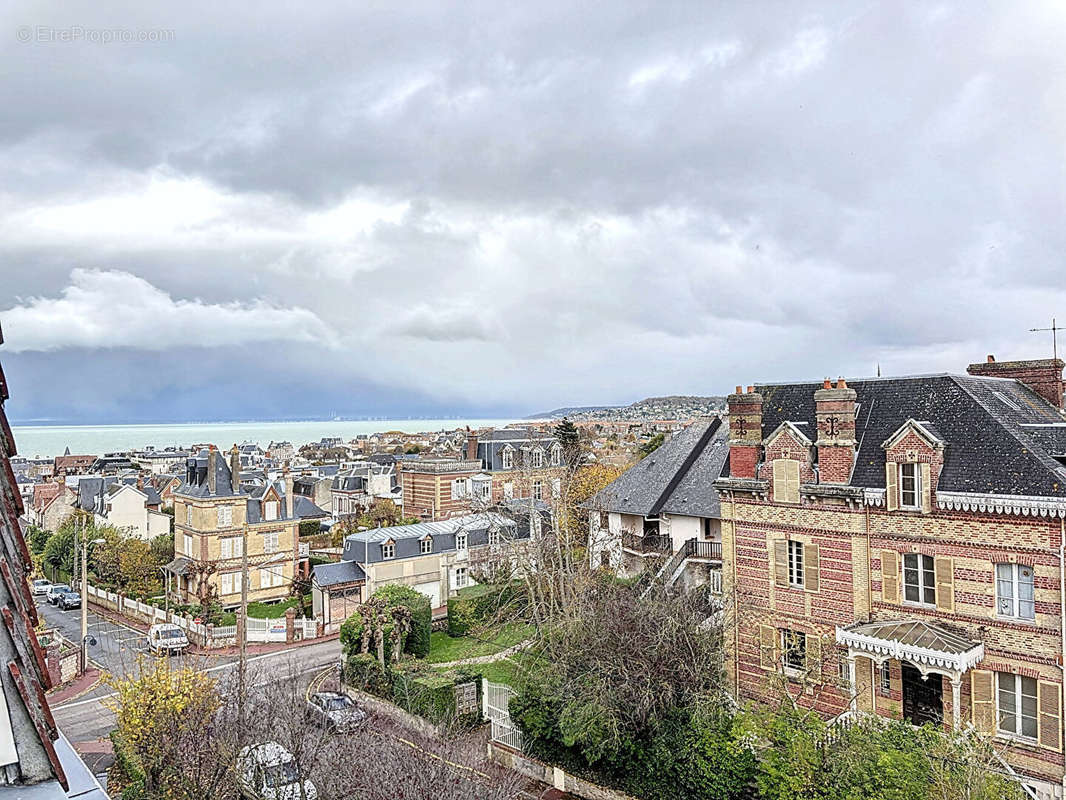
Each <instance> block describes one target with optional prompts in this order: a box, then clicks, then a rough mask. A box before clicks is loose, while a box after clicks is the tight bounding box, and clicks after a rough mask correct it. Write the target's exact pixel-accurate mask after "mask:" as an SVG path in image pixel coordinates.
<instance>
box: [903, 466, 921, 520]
mask: <svg viewBox="0 0 1066 800" xmlns="http://www.w3.org/2000/svg"><path fill="white" fill-rule="evenodd" d="M908 473H913V474H908ZM908 481H909V482H911V483H912V485H913V487H914V488H913V494H914V502H911V503H908V502H907V501H906V499H905V498H906V497H907V496H908V495H910V494H911V492H912V490H911V489H908V488H906V487H907V483H908ZM899 507H900V508H905V509H908V510H910V511H920V510H921V508H922V467H921V464H919V463H918V462H916V461H906V462H904V463H902V464H900V465H899Z"/></svg>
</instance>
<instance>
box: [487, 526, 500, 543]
mask: <svg viewBox="0 0 1066 800" xmlns="http://www.w3.org/2000/svg"><path fill="white" fill-rule="evenodd" d="M500 539H501V537H500V531H499V530H497V529H495V528H493V529H491V530H489V544H490V545H491V546H493V547H495V546H497V545H499V543H500Z"/></svg>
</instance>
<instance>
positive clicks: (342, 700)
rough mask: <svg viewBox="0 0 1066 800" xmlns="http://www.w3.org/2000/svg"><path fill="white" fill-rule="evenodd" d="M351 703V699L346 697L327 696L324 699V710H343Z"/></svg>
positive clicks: (349, 706) (350, 705)
mask: <svg viewBox="0 0 1066 800" xmlns="http://www.w3.org/2000/svg"><path fill="white" fill-rule="evenodd" d="M352 705H353V703H352V701H351V700H349V699H348V698H347V697H327V698H326V700H325V706H326V711H343V710H344V709H346V708H351V707H352Z"/></svg>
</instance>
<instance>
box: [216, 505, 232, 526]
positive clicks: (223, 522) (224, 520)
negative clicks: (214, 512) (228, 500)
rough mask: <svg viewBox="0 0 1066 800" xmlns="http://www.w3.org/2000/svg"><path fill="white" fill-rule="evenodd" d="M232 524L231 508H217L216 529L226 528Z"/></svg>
mask: <svg viewBox="0 0 1066 800" xmlns="http://www.w3.org/2000/svg"><path fill="white" fill-rule="evenodd" d="M232 524H233V506H219V507H218V527H220V528H228V527H229V526H231V525H232Z"/></svg>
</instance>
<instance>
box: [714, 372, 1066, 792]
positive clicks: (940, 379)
mask: <svg viewBox="0 0 1066 800" xmlns="http://www.w3.org/2000/svg"><path fill="white" fill-rule="evenodd" d="M992 365H994V366H992ZM1062 369H1063V362H1061V361H1041V362H1007V363H999V364H996V363H995V362H994V361H993V360H992V359H991V358H990V359H989V361H988V363H987V364H977V365H973V366H972V367H971V368H970V370H969V371H970V373H971V374H970V375H965V376H958V375H935V376H921V377H909V378H891V379H876V380H864V381H858V382H854V383H850V384H849V383H848V382H845V381H843V380H838V381H837V382H835V383H830V382H829V381H825V382H824V383H821V384H809V383H801V384H788V385H773V386H770V385H760V386H754V387H748V390H747V391H743V390H742V389H741V387H737V392H736V393H734V394H733V395H730V397H729V398H728V402H729V448H730V453H729V460H728V463H727V464H726V465H725V467H724V469H723V475H722V477H720V478H719V479H718V480H717V481H715V482H714V486H715V488H716V489H717V490H718V492H719V495H720V508H721V535H722V548H723V561H724V576H723V578H724V584H725V592H726V596H728V597H731V598H732V600H733V602H731V603H729V604H728V606H727V613H726V620H727V629H726V633H727V640H728V641H729V646H730V651H731V652H730V658H729V659H728V670H729V675H730V679H731V680H732V681H733V684H734V689H735V691H736V693H737V694H738V696H740V697H748V698H766V697H768V696H769V695H771V694H773V693H774V692H779V691H781V689H782V687H785V688H786V689H787V690H788V691H789V692H790V693H792V694H793V695H794V696H795V697H796V698H797V700H798V701H799V702H800V703H801V704H804V705H808V706H811V707H814V708H816V709H817V710H818V711H820V712H823V713H824V714H826V715H831V714H838V713H840V712H844V711H848V710H851V711H856V712H858V711H864V712H872V713H876V714H878V715H881V716H887V717H894V718H902V719H906V720H909V721H911V722H914V723H916V724H920V723H924V722H932V723H934V724H938V725H943V726H944V727H945V728H950V727H952V726H959V725H962V726H965V725H967V724H973V725H974V726H975V727H976V728H978V729H979V730H982V731H986V732H988V733H992V734H995V735H996V737H997V740H998V741H999V743H1001V744H1002V745H1003V746H1004V747H1005V757H1006V759H1007V761H1008V763H1009V764H1011V765H1012V767H1013V768H1014V769H1015V770H1017V772H1018V773H1019V774H1021V775H1023V776H1025V782H1026V783H1028V784H1029V785H1030V786H1032V787H1033V789H1034V790H1035V791H1036V792H1037V793H1038V794H1039V795H1040V796H1042V797H1062V786H1063V774H1064V770H1063V731H1062V692H1063V670H1064V666H1063V662H1064V647H1066V640H1064V638H1063V631H1064V626H1066V613H1064V603H1066V595H1064V591H1063V588H1064V581H1066V578H1064V576H1066V559H1064V542H1066V537H1064V533H1066V529H1064V524H1066V523H1064V518H1066V417H1064V416H1063V414H1062V412H1061V400H1062V377H1061V376H1062ZM1027 384H1029V385H1027Z"/></svg>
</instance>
